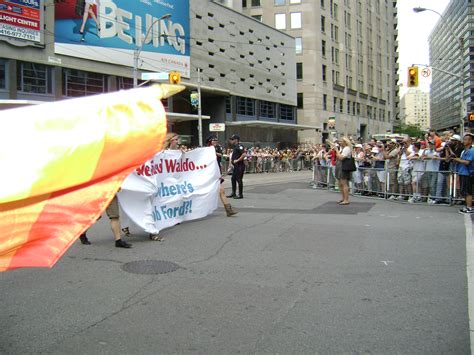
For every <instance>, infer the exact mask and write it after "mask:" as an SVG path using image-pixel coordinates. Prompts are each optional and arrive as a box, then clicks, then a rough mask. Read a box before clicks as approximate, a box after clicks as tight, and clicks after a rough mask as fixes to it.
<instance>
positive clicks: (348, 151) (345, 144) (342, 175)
mask: <svg viewBox="0 0 474 355" xmlns="http://www.w3.org/2000/svg"><path fill="white" fill-rule="evenodd" d="M341 147H342V150H341V151H339V149H335V152H336V157H337V165H336V179H338V181H339V190H340V191H341V194H342V200H341V201H339V205H341V206H346V205H348V204H349V180H350V179H351V172H349V171H343V170H342V161H343V160H344V159H349V158H352V143H351V141H350V140H349V138H347V137H344V138H342V140H341Z"/></svg>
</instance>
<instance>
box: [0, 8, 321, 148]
mask: <svg viewBox="0 0 474 355" xmlns="http://www.w3.org/2000/svg"><path fill="white" fill-rule="evenodd" d="M7 2H11V3H12V4H11V5H12V6H10V7H2V9H1V10H0V14H1V15H2V16H1V17H0V57H1V58H0V108H3V109H5V108H9V107H18V106H21V105H29V104H40V103H42V102H45V101H55V100H61V99H68V98H71V97H78V96H86V95H94V94H100V93H105V92H110V91H116V90H122V89H129V88H132V87H133V79H132V78H133V73H134V70H133V66H134V58H135V55H137V57H138V60H137V63H138V70H139V75H141V73H143V72H170V71H179V72H180V73H181V74H182V83H183V84H185V85H186V87H187V90H186V91H185V92H183V93H181V94H179V95H177V96H175V97H173V98H171V99H169V100H166V101H165V102H164V104H165V107H166V109H167V111H168V122H169V128H170V129H172V130H173V131H176V132H178V133H180V134H181V136H182V139H183V143H185V144H188V145H197V144H198V131H197V127H198V124H197V119H198V112H197V110H196V109H195V107H193V106H192V105H191V103H190V101H191V98H190V95H191V93H193V92H194V91H197V88H198V86H201V88H202V114H203V119H204V121H203V122H204V123H203V127H204V130H203V134H202V135H203V136H204V138H205V137H206V136H207V134H208V133H209V123H211V122H212V123H226V124H227V129H226V132H225V133H220V136H219V138H220V140H221V142H223V141H224V140H225V138H226V136H228V135H231V134H232V133H239V134H240V135H241V138H242V140H243V141H244V142H248V143H261V144H262V145H264V144H271V145H275V144H277V143H282V144H285V143H286V144H290V143H294V142H296V140H297V132H298V130H304V129H308V130H313V131H314V129H315V127H313V126H311V125H306V126H304V125H300V124H298V122H297V119H296V103H297V95H296V91H297V90H296V72H295V66H296V64H295V63H296V59H295V58H296V55H295V47H294V46H295V44H294V39H293V38H292V37H291V36H289V35H288V34H286V33H283V32H281V31H278V30H276V29H274V28H272V27H270V26H267V25H265V24H263V23H261V22H259V21H256V20H255V19H252V18H249V17H247V16H244V15H243V14H241V13H240V12H237V11H235V10H233V9H231V8H229V7H227V6H224V5H232V4H219V3H216V2H213V1H209V0H193V1H189V0H179V1H173V4H171V3H170V2H167V1H160V2H141V1H140V2H131V1H125V0H102V1H100V6H99V8H98V9H95V8H94V11H95V12H96V13H97V15H98V18H99V21H100V24H101V30H100V31H98V30H97V26H96V24H95V22H94V21H93V20H92V19H89V20H88V21H87V23H86V26H85V36H84V41H82V40H81V37H82V36H81V34H80V33H79V31H80V28H81V24H82V11H84V9H83V8H81V7H80V6H78V4H80V3H79V2H76V1H74V0H64V1H53V0H47V1H41V0H38V1H34V2H28V5H21V6H20V5H18V6H17V5H16V2H15V1H7ZM25 4H26V3H25ZM171 5H172V6H171ZM23 10H25V11H23ZM26 10H28V11H26ZM22 11H23V12H22ZM127 14H131V15H130V16H129V15H127ZM164 15H165V18H162V17H163V16H164ZM168 15H171V16H168ZM43 29H44V30H43ZM19 38H21V39H19ZM137 49H138V50H137ZM137 53H138V54H137ZM198 68H199V69H200V82H199V80H198ZM139 84H146V83H144V81H142V80H139ZM269 128H271V129H269Z"/></svg>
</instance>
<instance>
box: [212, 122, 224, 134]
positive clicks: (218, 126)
mask: <svg viewBox="0 0 474 355" xmlns="http://www.w3.org/2000/svg"><path fill="white" fill-rule="evenodd" d="M209 132H225V123H209Z"/></svg>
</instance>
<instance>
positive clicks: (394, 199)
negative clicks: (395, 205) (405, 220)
mask: <svg viewBox="0 0 474 355" xmlns="http://www.w3.org/2000/svg"><path fill="white" fill-rule="evenodd" d="M388 199H389V200H391V201H396V200H398V198H397V197H396V196H395V195H392V196H390V197H389V198H388Z"/></svg>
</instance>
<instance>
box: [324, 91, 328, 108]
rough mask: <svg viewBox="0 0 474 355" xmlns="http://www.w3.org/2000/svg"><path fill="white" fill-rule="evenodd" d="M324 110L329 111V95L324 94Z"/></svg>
mask: <svg viewBox="0 0 474 355" xmlns="http://www.w3.org/2000/svg"><path fill="white" fill-rule="evenodd" d="M323 110H324V111H327V110H328V95H326V94H323Z"/></svg>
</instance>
